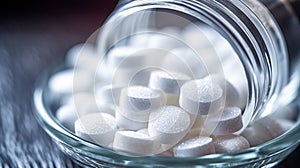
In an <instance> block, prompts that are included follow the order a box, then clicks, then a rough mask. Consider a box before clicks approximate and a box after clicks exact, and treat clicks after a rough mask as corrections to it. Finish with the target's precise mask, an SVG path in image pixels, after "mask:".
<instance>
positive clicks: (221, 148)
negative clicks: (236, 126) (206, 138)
mask: <svg viewBox="0 0 300 168" xmlns="http://www.w3.org/2000/svg"><path fill="white" fill-rule="evenodd" d="M213 143H214V146H215V150H216V153H231V152H236V151H239V150H242V149H247V148H249V147H250V144H249V142H248V140H247V139H246V138H244V137H242V136H238V135H234V134H227V135H220V136H215V137H214V138H213Z"/></svg>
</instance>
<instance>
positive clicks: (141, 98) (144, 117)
mask: <svg viewBox="0 0 300 168" xmlns="http://www.w3.org/2000/svg"><path fill="white" fill-rule="evenodd" d="M164 102H165V98H164V95H163V94H162V93H161V92H160V91H156V90H153V89H150V88H148V87H144V86H130V87H128V88H124V89H122V91H121V95H120V106H119V107H120V109H121V110H120V112H121V113H122V114H123V115H124V116H125V117H127V118H129V119H131V120H134V121H137V122H147V121H148V119H149V114H150V112H151V111H153V110H155V109H157V108H159V107H160V106H161V105H163V104H164Z"/></svg>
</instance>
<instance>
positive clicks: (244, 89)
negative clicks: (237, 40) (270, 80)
mask: <svg viewBox="0 0 300 168" xmlns="http://www.w3.org/2000/svg"><path fill="white" fill-rule="evenodd" d="M222 68H223V69H222V70H223V74H224V77H225V79H226V80H227V81H228V82H229V83H231V84H232V85H233V86H234V88H235V89H236V90H237V91H238V93H239V95H240V96H239V97H240V99H241V101H240V102H241V105H242V107H245V106H246V104H247V99H248V95H249V94H248V79H247V76H246V73H245V70H244V66H243V64H242V62H241V61H240V60H239V57H237V58H235V56H231V57H230V59H228V60H227V61H222Z"/></svg>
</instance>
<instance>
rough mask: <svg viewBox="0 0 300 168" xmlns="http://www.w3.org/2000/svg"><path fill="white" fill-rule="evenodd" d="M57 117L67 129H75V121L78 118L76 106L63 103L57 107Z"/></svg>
mask: <svg viewBox="0 0 300 168" xmlns="http://www.w3.org/2000/svg"><path fill="white" fill-rule="evenodd" d="M56 118H57V119H58V121H59V122H60V123H61V124H62V125H63V126H65V127H66V128H67V129H69V130H71V131H74V123H75V121H76V120H77V119H78V116H77V113H76V108H75V107H74V106H73V105H71V104H66V105H63V106H61V107H59V108H58V109H57V111H56Z"/></svg>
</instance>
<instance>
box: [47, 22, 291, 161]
mask: <svg viewBox="0 0 300 168" xmlns="http://www.w3.org/2000/svg"><path fill="white" fill-rule="evenodd" d="M153 31H154V32H145V33H141V34H136V35H133V36H132V37H130V38H129V39H125V42H124V41H123V42H120V44H116V45H115V46H111V48H110V49H109V50H108V51H107V53H106V55H101V56H100V58H99V57H98V55H97V52H96V51H97V50H96V48H93V46H92V45H86V46H85V48H84V49H83V50H81V51H80V46H83V45H77V46H75V47H74V48H72V49H71V50H70V51H69V53H68V54H67V58H66V63H67V66H68V67H71V68H73V69H69V70H65V71H61V72H58V73H56V74H55V75H53V76H52V78H51V79H50V80H49V83H48V85H49V89H50V91H51V94H52V95H51V96H52V97H53V100H56V99H57V100H59V101H60V103H59V106H60V108H58V110H57V111H56V117H57V119H58V120H59V121H60V122H61V123H62V124H63V125H64V126H65V127H66V128H68V129H70V130H72V131H73V132H75V134H76V135H77V136H79V137H81V138H83V139H86V140H88V141H91V142H94V143H97V144H99V145H101V146H105V147H108V148H112V149H114V150H116V151H122V154H125V153H129V154H130V155H155V154H159V155H167V156H173V157H199V156H203V155H209V154H214V153H230V152H236V151H239V150H243V149H246V148H249V147H250V146H255V145H259V144H262V143H264V142H267V141H268V140H271V139H273V138H275V137H277V136H280V135H281V134H282V133H284V132H285V131H287V130H288V129H289V128H291V127H292V126H293V124H294V123H293V121H291V120H283V119H282V118H284V119H291V118H294V117H295V116H293V115H288V116H287V113H286V109H285V108H282V109H280V110H278V111H279V112H278V113H280V114H281V115H274V116H272V118H261V119H258V120H256V121H254V122H253V123H251V125H249V126H248V127H247V128H246V129H245V130H243V128H242V127H243V126H244V127H246V126H247V125H248V122H247V121H245V120H244V121H243V119H245V118H247V116H245V115H244V114H245V112H246V108H247V105H246V104H247V98H248V85H247V79H245V75H244V71H243V67H242V64H240V65H236V63H239V62H238V61H239V57H238V56H237V55H236V53H234V52H233V49H231V50H228V47H231V46H230V44H229V43H228V42H227V41H226V40H225V39H218V38H219V36H216V35H215V34H214V33H216V32H214V31H211V30H210V28H209V27H207V26H199V27H198V26H195V25H193V24H191V25H188V26H186V27H184V28H175V29H174V28H173V27H167V28H162V29H157V30H155V29H154V30H153ZM155 31H157V32H155ZM168 31H170V32H168ZM180 39H181V40H182V39H183V40H185V41H181V40H180ZM224 41H226V43H224ZM191 47H192V48H191ZM102 57H103V58H104V59H103V60H101V58H102ZM233 57H237V58H236V59H235V60H234V59H232V58H233ZM76 60H77V61H79V62H76ZM100 60H101V61H102V62H101V64H99V65H101V66H100V69H99V71H98V72H97V73H95V72H94V70H95V69H96V66H98V63H99V62H97V61H100ZM241 67H242V68H241ZM241 69H242V70H241ZM244 110H245V111H244ZM280 111H284V112H283V113H282V112H280ZM276 116H277V117H279V118H280V119H278V118H276ZM243 122H244V123H243ZM240 132H242V134H241V135H239V133H240Z"/></svg>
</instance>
